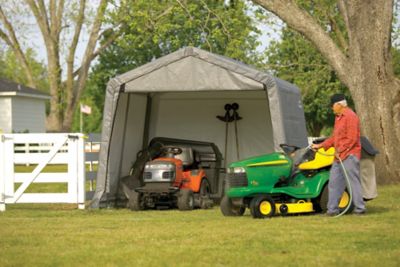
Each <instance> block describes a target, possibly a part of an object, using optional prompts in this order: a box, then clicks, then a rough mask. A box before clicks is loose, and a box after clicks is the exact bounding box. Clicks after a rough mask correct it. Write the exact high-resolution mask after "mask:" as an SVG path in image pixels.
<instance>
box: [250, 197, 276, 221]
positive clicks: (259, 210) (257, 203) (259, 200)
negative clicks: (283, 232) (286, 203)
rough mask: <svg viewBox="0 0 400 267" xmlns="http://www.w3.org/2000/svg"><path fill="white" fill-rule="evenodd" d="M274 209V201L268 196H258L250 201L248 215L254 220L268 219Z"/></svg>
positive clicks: (273, 212)
mask: <svg viewBox="0 0 400 267" xmlns="http://www.w3.org/2000/svg"><path fill="white" fill-rule="evenodd" d="M275 209H276V207H275V201H274V200H273V199H272V197H271V196H270V195H259V196H256V197H254V198H253V199H252V200H251V201H250V213H251V215H252V216H253V218H255V219H264V218H270V217H272V216H274V214H275Z"/></svg>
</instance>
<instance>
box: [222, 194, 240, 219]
mask: <svg viewBox="0 0 400 267" xmlns="http://www.w3.org/2000/svg"><path fill="white" fill-rule="evenodd" d="M219 205H220V206H219V207H220V209H221V212H222V214H223V215H224V216H242V215H243V213H244V212H245V210H246V208H245V207H241V206H235V205H233V203H232V201H231V199H230V198H229V197H228V196H227V195H224V197H223V198H222V200H221V203H220V204H219Z"/></svg>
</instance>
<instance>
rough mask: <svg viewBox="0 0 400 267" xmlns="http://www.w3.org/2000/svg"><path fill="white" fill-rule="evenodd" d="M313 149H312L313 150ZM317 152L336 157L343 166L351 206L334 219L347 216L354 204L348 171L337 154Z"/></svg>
mask: <svg viewBox="0 0 400 267" xmlns="http://www.w3.org/2000/svg"><path fill="white" fill-rule="evenodd" d="M308 147H309V148H311V145H310V146H308ZM311 149H312V148H311ZM316 152H317V153H319V154H321V155H324V156H328V157H332V156H334V157H336V158H337V159H338V160H339V162H340V165H341V166H342V170H343V173H344V177H345V178H346V186H347V190H348V191H349V204H348V205H347V207H346V208H345V209H344V210H343V211H342V212H340V213H339V214H338V215H336V216H334V218H337V217H340V216H342V215H344V214H346V212H347V211H348V210H349V209H350V206H351V203H352V202H353V191H352V189H351V183H350V178H349V176H348V175H347V171H346V168H345V167H344V164H343V161H342V159H341V158H340V157H339V156H338V155H337V154H336V153H334V154H328V153H324V152H321V151H318V149H317V150H316Z"/></svg>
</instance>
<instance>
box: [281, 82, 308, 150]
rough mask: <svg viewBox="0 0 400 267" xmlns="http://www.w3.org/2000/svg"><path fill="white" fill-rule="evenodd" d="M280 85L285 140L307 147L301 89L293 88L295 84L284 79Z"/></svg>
mask: <svg viewBox="0 0 400 267" xmlns="http://www.w3.org/2000/svg"><path fill="white" fill-rule="evenodd" d="M278 86H279V88H280V90H278V92H279V101H280V103H281V105H280V106H281V114H282V119H281V123H282V125H283V128H284V132H285V142H286V143H287V144H290V145H296V146H299V147H306V146H307V145H308V141H307V129H306V120H305V116H304V110H303V104H302V102H301V95H300V91H299V90H293V88H292V87H293V85H292V84H289V83H287V82H284V81H280V82H279V83H278ZM289 86H291V87H289Z"/></svg>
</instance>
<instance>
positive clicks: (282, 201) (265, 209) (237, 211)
mask: <svg viewBox="0 0 400 267" xmlns="http://www.w3.org/2000/svg"><path fill="white" fill-rule="evenodd" d="M281 147H282V150H283V151H285V152H274V153H271V154H267V155H262V156H258V157H253V158H249V159H245V160H242V161H238V162H234V163H231V164H230V166H229V168H228V169H227V178H226V188H225V195H224V197H223V198H222V200H221V203H220V208H221V211H222V213H223V214H224V215H225V216H241V215H243V214H244V212H245V210H246V208H249V209H250V212H251V215H252V216H253V218H268V217H272V216H274V215H277V214H280V215H288V214H301V213H312V212H322V211H326V206H327V201H328V186H327V185H328V180H329V169H330V167H331V165H332V163H333V160H334V156H333V154H334V148H330V149H329V150H328V151H325V150H324V149H323V148H320V149H319V150H318V152H315V151H313V150H311V149H310V148H309V147H307V148H298V147H295V146H290V145H281ZM329 155H332V156H329ZM350 204H351V203H350V196H349V194H348V192H347V191H345V192H344V193H343V196H342V199H341V201H340V204H339V207H340V208H341V209H342V210H344V209H346V208H347V206H348V205H350ZM348 210H349V211H351V207H349V209H348Z"/></svg>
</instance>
